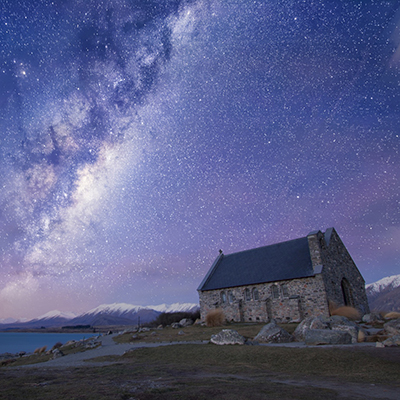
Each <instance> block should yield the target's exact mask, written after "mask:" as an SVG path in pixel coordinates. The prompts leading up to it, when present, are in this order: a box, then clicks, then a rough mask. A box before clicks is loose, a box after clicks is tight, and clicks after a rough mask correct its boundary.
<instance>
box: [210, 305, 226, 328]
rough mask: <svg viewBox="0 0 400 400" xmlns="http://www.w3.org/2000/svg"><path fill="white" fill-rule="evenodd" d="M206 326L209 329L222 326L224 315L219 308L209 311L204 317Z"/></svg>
mask: <svg viewBox="0 0 400 400" xmlns="http://www.w3.org/2000/svg"><path fill="white" fill-rule="evenodd" d="M205 320H206V325H207V326H210V327H214V326H222V325H223V324H224V323H225V321H226V318H225V315H224V312H223V311H222V309H221V308H216V309H215V310H210V311H209V312H208V313H207V315H206V318H205Z"/></svg>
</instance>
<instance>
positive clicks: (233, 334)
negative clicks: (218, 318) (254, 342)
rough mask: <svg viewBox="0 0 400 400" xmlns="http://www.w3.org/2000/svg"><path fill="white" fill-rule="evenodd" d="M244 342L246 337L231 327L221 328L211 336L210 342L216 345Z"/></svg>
mask: <svg viewBox="0 0 400 400" xmlns="http://www.w3.org/2000/svg"><path fill="white" fill-rule="evenodd" d="M245 342H246V339H245V338H244V337H243V336H242V335H239V333H238V332H237V331H234V330H233V329H223V330H222V331H221V332H220V333H217V334H216V335H212V336H211V343H214V344H218V345H223V344H244V343H245Z"/></svg>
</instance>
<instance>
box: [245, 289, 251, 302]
mask: <svg viewBox="0 0 400 400" xmlns="http://www.w3.org/2000/svg"><path fill="white" fill-rule="evenodd" d="M244 298H245V300H246V301H250V300H251V296H250V289H248V288H246V289H245V291H244Z"/></svg>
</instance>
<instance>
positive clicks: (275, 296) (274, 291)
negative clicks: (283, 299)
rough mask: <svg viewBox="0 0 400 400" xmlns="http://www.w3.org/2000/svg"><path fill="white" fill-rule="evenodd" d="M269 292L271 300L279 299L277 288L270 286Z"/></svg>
mask: <svg viewBox="0 0 400 400" xmlns="http://www.w3.org/2000/svg"><path fill="white" fill-rule="evenodd" d="M271 291H272V298H273V299H279V289H278V286H276V285H272V286H271Z"/></svg>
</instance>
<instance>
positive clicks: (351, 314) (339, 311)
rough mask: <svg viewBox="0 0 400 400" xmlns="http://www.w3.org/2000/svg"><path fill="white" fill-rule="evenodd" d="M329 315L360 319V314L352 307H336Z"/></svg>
mask: <svg viewBox="0 0 400 400" xmlns="http://www.w3.org/2000/svg"><path fill="white" fill-rule="evenodd" d="M331 315H340V316H341V317H346V318H348V319H355V320H356V319H360V317H361V316H360V313H359V312H358V310H356V309H355V308H354V307H349V306H343V307H338V308H336V309H334V310H333V311H331Z"/></svg>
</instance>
